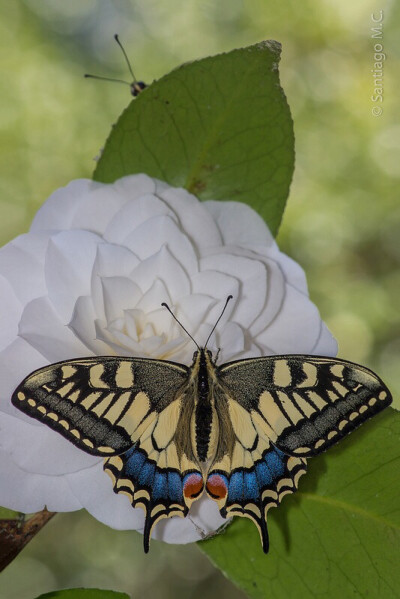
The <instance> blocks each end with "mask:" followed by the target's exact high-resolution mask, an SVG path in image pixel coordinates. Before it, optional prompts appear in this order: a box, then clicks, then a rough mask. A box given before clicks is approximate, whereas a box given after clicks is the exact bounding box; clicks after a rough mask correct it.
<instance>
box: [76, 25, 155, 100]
mask: <svg viewBox="0 0 400 599" xmlns="http://www.w3.org/2000/svg"><path fill="white" fill-rule="evenodd" d="M114 39H115V41H116V42H117V44H118V46H119V47H120V48H121V50H122V53H123V55H124V57H125V60H126V64H127V65H128V69H129V72H130V74H131V75H132V81H131V82H129V81H125V80H124V79H114V78H113V77H101V76H100V75H90V74H89V73H85V75H84V77H89V78H90V79H99V80H100V81H113V82H114V83H123V84H124V85H129V87H130V89H131V94H132V96H133V97H134V98H136V96H138V95H139V94H140V92H141V91H143V90H144V89H145V88H146V87H147V85H146V84H145V83H144V82H143V81H138V80H137V79H136V77H135V75H134V73H133V70H132V66H131V63H130V61H129V58H128V55H127V53H126V52H125V48H124V47H123V45H122V44H121V41H120V39H119V37H118V35H117V34H115V35H114Z"/></svg>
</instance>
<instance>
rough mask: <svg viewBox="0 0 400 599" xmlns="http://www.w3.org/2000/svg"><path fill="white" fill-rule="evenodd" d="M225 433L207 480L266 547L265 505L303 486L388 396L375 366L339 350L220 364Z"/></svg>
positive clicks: (225, 510)
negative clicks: (310, 468)
mask: <svg viewBox="0 0 400 599" xmlns="http://www.w3.org/2000/svg"><path fill="white" fill-rule="evenodd" d="M217 378H218V382H219V387H217V389H216V395H217V397H216V401H215V404H216V409H217V412H219V413H218V421H219V424H220V438H219V444H218V450H217V453H216V458H215V461H214V463H213V464H212V465H211V468H210V471H209V473H208V477H207V481H206V489H207V492H208V494H209V496H210V497H211V498H213V499H215V500H216V501H217V502H218V505H219V508H220V511H221V515H222V516H224V517H225V516H232V515H238V516H246V517H248V518H251V519H252V520H253V521H254V522H255V523H256V525H257V526H258V529H259V532H260V535H261V540H262V544H263V549H264V551H267V550H268V533H267V523H266V518H267V512H268V510H269V509H270V508H271V507H273V506H276V505H278V504H279V503H280V501H281V499H282V497H283V496H284V495H285V494H286V493H293V492H295V491H296V489H297V487H298V481H299V478H300V476H302V474H304V473H305V472H306V460H305V459H304V458H306V457H311V456H313V455H317V454H319V453H321V452H322V451H324V450H325V449H327V448H328V447H330V446H331V445H333V444H334V443H336V442H337V441H339V440H340V439H341V438H342V437H343V436H345V435H346V434H348V433H349V432H351V431H352V430H354V429H355V428H356V427H357V426H359V425H360V424H361V423H362V422H363V421H365V420H366V419H368V418H370V417H372V416H373V415H374V414H376V413H377V412H379V411H380V410H382V409H384V408H385V407H386V406H387V405H389V404H390V402H391V396H390V392H389V391H388V389H387V388H386V387H385V385H384V384H383V383H382V381H381V380H380V379H379V378H378V377H377V376H376V375H375V374H374V373H373V372H371V371H370V370H368V369H366V368H364V367H362V366H358V365H357V364H353V363H351V362H347V361H344V360H338V359H335V358H323V357H315V356H301V355H287V356H273V357H266V358H254V359H248V360H239V361H237V362H231V363H228V364H224V365H223V366H221V367H220V368H219V369H218V370H217Z"/></svg>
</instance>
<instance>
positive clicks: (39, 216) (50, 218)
mask: <svg viewBox="0 0 400 599" xmlns="http://www.w3.org/2000/svg"><path fill="white" fill-rule="evenodd" d="M100 186H101V185H100V184H99V183H94V182H93V181H91V180H90V179H76V180H75V181H71V183H68V185H66V186H65V187H61V188H60V189H57V191H55V192H54V193H52V194H51V196H50V197H49V198H48V199H47V201H46V202H45V204H43V206H41V207H40V208H39V210H38V211H37V212H36V215H35V218H34V219H33V222H32V224H31V229H30V230H31V231H33V232H36V231H45V230H49V229H52V230H63V229H69V228H70V226H71V223H72V220H73V218H74V216H75V213H76V211H77V210H79V206H80V204H81V201H82V198H83V197H85V196H87V195H88V194H90V193H91V191H92V190H93V189H96V188H98V187H100Z"/></svg>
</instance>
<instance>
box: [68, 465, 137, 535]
mask: <svg viewBox="0 0 400 599" xmlns="http://www.w3.org/2000/svg"><path fill="white" fill-rule="evenodd" d="M66 480H67V481H68V485H69V488H70V489H71V491H72V493H73V494H74V496H75V497H76V499H77V501H78V502H79V503H81V504H82V505H83V506H85V508H86V509H87V511H88V512H90V513H91V514H92V516H94V517H95V518H97V519H98V520H100V521H101V522H103V523H104V524H107V525H108V526H111V528H116V529H118V530H138V529H139V530H140V529H141V530H143V526H144V512H143V510H142V509H141V508H136V509H133V508H132V505H131V503H130V501H129V499H128V497H126V495H121V494H118V495H116V494H115V493H114V491H113V487H112V481H111V478H110V477H109V476H108V474H106V473H105V472H104V470H103V460H102V461H101V462H99V463H98V464H95V465H94V466H92V467H91V468H87V469H86V470H81V471H80V472H74V473H73V474H68V475H67V476H66Z"/></svg>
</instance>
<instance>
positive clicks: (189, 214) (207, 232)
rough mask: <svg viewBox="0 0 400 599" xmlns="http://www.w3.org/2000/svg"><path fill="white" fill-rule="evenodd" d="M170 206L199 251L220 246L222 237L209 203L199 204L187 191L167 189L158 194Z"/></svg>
mask: <svg viewBox="0 0 400 599" xmlns="http://www.w3.org/2000/svg"><path fill="white" fill-rule="evenodd" d="M158 195H160V197H162V198H163V200H165V201H166V203H167V204H168V206H170V207H171V208H172V209H173V210H174V212H175V214H176V216H177V218H178V219H179V222H180V225H181V228H182V230H183V231H185V234H186V235H187V236H188V238H189V239H190V240H191V241H192V242H193V244H194V245H195V246H197V247H198V248H199V250H200V251H201V250H203V249H208V248H212V247H217V246H220V245H221V243H222V237H221V234H220V232H219V229H218V226H217V225H216V223H215V220H214V218H213V217H212V215H210V214H209V211H208V210H207V202H203V203H201V202H199V201H198V200H197V199H196V198H195V197H194V196H193V195H191V194H190V193H189V192H187V191H186V189H171V188H169V189H166V190H165V191H163V192H162V193H158Z"/></svg>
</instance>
